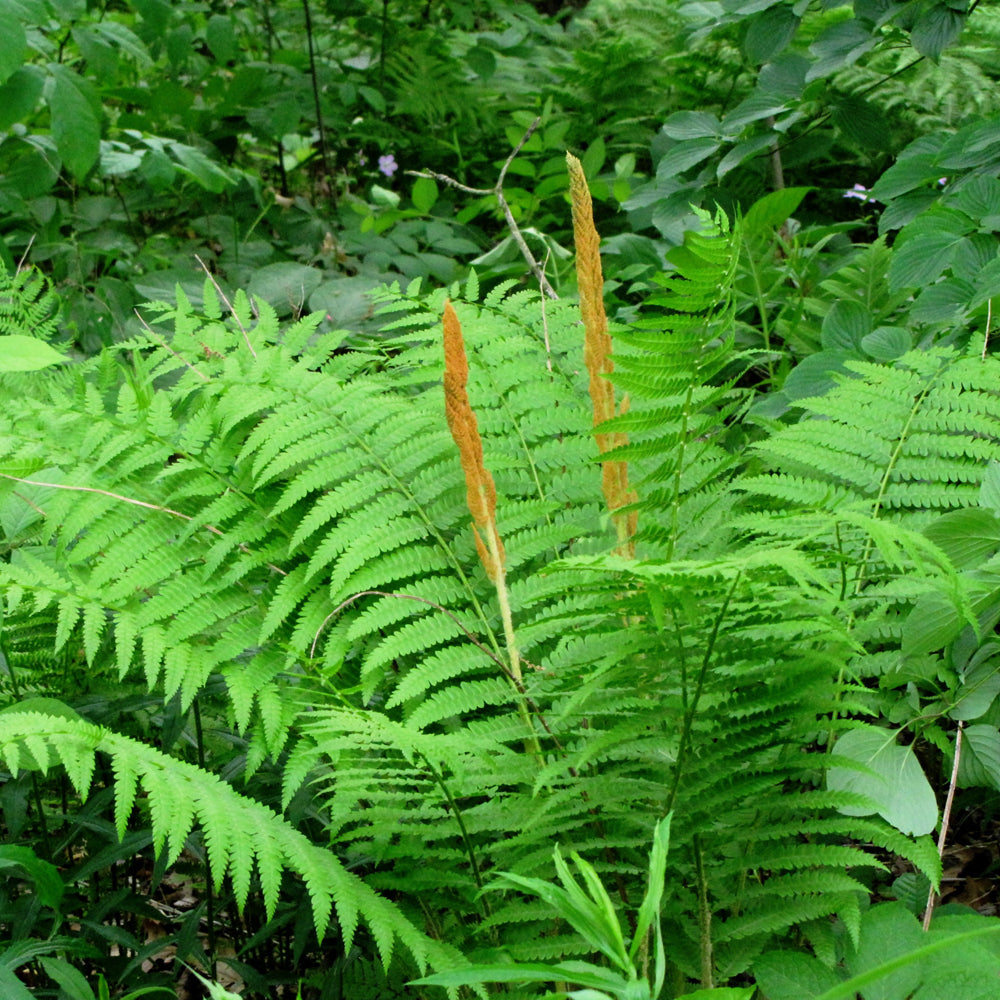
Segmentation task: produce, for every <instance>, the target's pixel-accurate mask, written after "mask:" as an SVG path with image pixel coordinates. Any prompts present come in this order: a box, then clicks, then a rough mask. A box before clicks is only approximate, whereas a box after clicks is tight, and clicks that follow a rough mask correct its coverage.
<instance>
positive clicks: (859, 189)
mask: <svg viewBox="0 0 1000 1000" xmlns="http://www.w3.org/2000/svg"><path fill="white" fill-rule="evenodd" d="M844 197H845V198H857V199H858V201H867V200H868V188H866V187H865V186H864V184H855V185H854V187H852V188H851V190H850V191H845V192H844Z"/></svg>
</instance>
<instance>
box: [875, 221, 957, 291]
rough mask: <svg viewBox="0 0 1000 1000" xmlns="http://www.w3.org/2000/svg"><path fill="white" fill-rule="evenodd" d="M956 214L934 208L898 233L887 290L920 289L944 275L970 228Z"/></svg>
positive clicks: (890, 264) (890, 265)
mask: <svg viewBox="0 0 1000 1000" xmlns="http://www.w3.org/2000/svg"><path fill="white" fill-rule="evenodd" d="M935 213H938V214H935ZM957 215H958V213H954V214H952V215H945V214H944V211H943V210H942V209H934V210H933V211H932V212H928V213H926V214H925V215H922V216H921V217H920V218H919V219H917V220H916V221H915V222H911V223H910V225H908V226H907V227H906V228H905V229H904V230H903V231H902V233H900V239H899V243H898V244H897V245H896V246H895V247H893V252H892V260H891V262H890V263H889V290H890V291H893V292H898V291H899V290H900V289H902V288H921V287H923V286H925V285H929V284H930V283H931V282H932V281H934V280H935V279H936V278H938V277H940V276H941V274H943V273H944V271H945V269H946V268H948V267H949V266H950V265H951V262H952V260H953V259H954V257H955V255H956V253H957V252H958V246H959V244H960V243H961V242H962V240H963V239H964V237H965V234H966V233H967V232H968V231H969V229H970V228H971V223H966V224H963V223H962V221H961V218H956V216H957ZM962 218H964V217H962Z"/></svg>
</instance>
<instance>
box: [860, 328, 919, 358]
mask: <svg viewBox="0 0 1000 1000" xmlns="http://www.w3.org/2000/svg"><path fill="white" fill-rule="evenodd" d="M912 348H913V337H912V336H911V334H910V331H909V330H907V329H906V327H902V326H879V327H876V328H875V329H874V330H872V332H871V333H869V334H867V335H866V336H864V337H862V338H861V349H862V350H863V351H864V352H865V353H866V354H868V355H870V356H871V357H873V358H874V359H875V360H876V361H895V360H896V359H897V358H901V357H902V356H903V355H904V354H905V353H906V352H907V351H909V350H911V349H912Z"/></svg>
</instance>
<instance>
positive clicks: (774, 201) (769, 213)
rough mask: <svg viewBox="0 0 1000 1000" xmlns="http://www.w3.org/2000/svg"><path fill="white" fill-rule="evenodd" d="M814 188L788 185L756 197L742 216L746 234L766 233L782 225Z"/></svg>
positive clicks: (769, 233) (768, 233)
mask: <svg viewBox="0 0 1000 1000" xmlns="http://www.w3.org/2000/svg"><path fill="white" fill-rule="evenodd" d="M812 190H814V189H813V188H811V187H788V188H781V190H779V191H772V192H771V193H770V194H766V195H764V197H763V198H758V199H757V201H755V202H754V203H753V204H752V205H751V206H750V208H749V209H748V210H747V213H746V215H745V216H744V217H743V228H744V231H745V232H746V233H747V235H758V234H766V235H768V236H770V235H771V234H772V233H773V232H774V230H775V229H777V228H778V227H779V226H783V225H784V224H785V223H786V222H787V221H788V218H789V216H791V215H792V214H793V213H794V212H795V210H796V209H797V208H798V207H799V205H800V204H802V199H803V198H805V196H806V195H807V194H808V193H809V192H810V191H812Z"/></svg>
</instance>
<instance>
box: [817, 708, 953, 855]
mask: <svg viewBox="0 0 1000 1000" xmlns="http://www.w3.org/2000/svg"><path fill="white" fill-rule="evenodd" d="M834 750H835V753H836V755H837V756H838V757H846V758H847V759H849V760H853V761H857V763H858V764H860V765H861V769H858V770H855V769H854V768H850V767H841V766H837V765H835V766H833V767H831V768H830V770H829V772H828V773H827V785H828V786H829V787H830V788H831V789H833V790H834V791H841V792H854V793H855V794H857V795H864V796H865V797H866V798H868V799H870V800H871V802H872V807H871V808H867V807H862V806H842V807H841V808H840V811H841V812H842V813H843V814H844V815H846V816H868V815H870V814H871V813H873V812H877V813H878V814H879V815H880V816H882V818H883V819H885V820H886V821H887V822H889V823H891V824H892V825H893V826H894V827H896V829H897V830H899V831H901V832H902V833H908V834H914V835H918V836H919V835H920V834H924V833H929V832H930V831H931V830H933V829H934V827H935V825H936V823H937V819H938V808H937V799H936V797H935V795H934V790H933V789H932V788H931V786H930V783H929V782H928V781H927V778H926V776H925V775H924V772H923V770H922V769H921V767H920V763H919V762H918V760H917V758H916V756H915V755H914V753H913V750H912V749H911V748H910V747H901V746H899V745H898V744H897V743H896V735H895V733H894V732H892V731H891V730H888V729H878V728H876V727H875V726H861V727H859V728H857V729H852V730H850V731H849V732H847V733H845V734H844V735H843V736H841V737H840V739H839V740H837V744H836V747H835V748H834Z"/></svg>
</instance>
